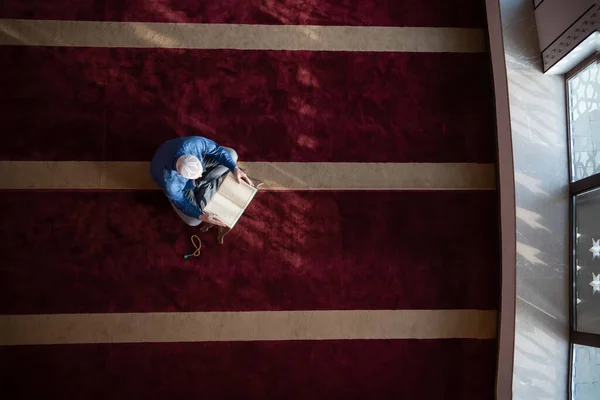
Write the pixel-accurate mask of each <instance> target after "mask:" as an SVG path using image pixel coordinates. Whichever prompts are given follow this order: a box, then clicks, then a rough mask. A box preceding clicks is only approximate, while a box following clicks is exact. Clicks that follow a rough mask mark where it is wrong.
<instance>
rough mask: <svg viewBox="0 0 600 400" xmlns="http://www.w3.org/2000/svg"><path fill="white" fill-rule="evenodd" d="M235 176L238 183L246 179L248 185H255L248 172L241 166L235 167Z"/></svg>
mask: <svg viewBox="0 0 600 400" xmlns="http://www.w3.org/2000/svg"><path fill="white" fill-rule="evenodd" d="M233 176H234V177H235V180H236V181H237V183H242V181H244V182H246V183H247V184H248V185H250V186H254V184H253V183H252V181H251V180H250V178H248V175H246V173H245V172H244V171H242V170H241V169H240V168H239V167H235V169H234V170H233Z"/></svg>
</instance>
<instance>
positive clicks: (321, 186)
mask: <svg viewBox="0 0 600 400" xmlns="http://www.w3.org/2000/svg"><path fill="white" fill-rule="evenodd" d="M240 167H242V168H246V169H248V174H249V175H250V177H251V178H257V179H260V180H262V181H264V182H265V185H264V187H263V188H264V189H266V190H310V189H312V190H412V189H416V190H428V189H430V190H493V189H494V188H495V172H494V171H495V170H494V165H493V164H468V163H465V164H461V163H454V164H453V163H321V162H318V163H317V162H316V163H295V162H290V163H285V162H271V163H269V162H246V163H240ZM0 189H88V190H89V189H133V190H135V189H156V186H155V185H154V183H153V182H152V180H151V179H150V175H149V163H147V162H132V161H131V162H130V161H127V162H117V161H109V162H102V161H100V162H90V161H59V162H54V161H0Z"/></svg>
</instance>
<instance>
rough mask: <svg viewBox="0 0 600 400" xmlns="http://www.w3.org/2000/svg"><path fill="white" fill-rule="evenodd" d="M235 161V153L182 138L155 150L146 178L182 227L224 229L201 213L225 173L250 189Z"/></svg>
mask: <svg viewBox="0 0 600 400" xmlns="http://www.w3.org/2000/svg"><path fill="white" fill-rule="evenodd" d="M237 158H238V156H237V153H236V152H235V150H233V149H230V148H228V147H221V146H219V145H218V144H216V143H215V142H213V141H212V140H210V139H206V138H203V137H200V136H189V137H182V138H177V139H172V140H169V141H167V142H165V143H163V144H162V145H161V146H160V147H159V148H158V150H157V151H156V153H155V154H154V157H153V158H152V162H151V164H150V175H151V176H152V180H153V181H154V182H155V183H156V185H158V186H159V187H160V188H161V189H162V190H163V192H164V193H165V194H166V195H167V198H168V199H169V201H170V202H171V205H172V206H173V208H174V209H175V211H176V212H177V214H178V215H179V216H180V217H181V219H182V220H183V221H184V222H185V223H186V224H188V225H190V226H198V225H200V224H201V223H202V222H208V223H210V224H212V225H217V226H224V224H223V222H222V221H220V220H219V219H218V218H217V217H216V216H214V215H207V214H205V213H204V212H203V211H202V210H203V209H204V207H205V206H206V204H207V203H208V201H209V200H210V198H211V197H212V196H213V195H214V194H215V193H216V192H217V189H218V188H219V184H220V183H221V181H222V178H223V175H225V174H226V173H227V172H228V171H232V172H233V176H234V177H235V179H236V180H237V181H238V183H240V182H241V181H242V180H244V181H246V182H247V183H248V184H250V185H252V182H251V181H250V179H249V178H248V176H246V174H245V173H244V172H243V171H242V170H241V169H239V167H238V166H237V164H236V163H237Z"/></svg>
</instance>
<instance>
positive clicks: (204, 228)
mask: <svg viewBox="0 0 600 400" xmlns="http://www.w3.org/2000/svg"><path fill="white" fill-rule="evenodd" d="M214 226H215V225H213V224H209V223H208V222H205V223H203V224H202V226H200V232H202V233H204V232H208V230H209V229H210V228H213V227H214Z"/></svg>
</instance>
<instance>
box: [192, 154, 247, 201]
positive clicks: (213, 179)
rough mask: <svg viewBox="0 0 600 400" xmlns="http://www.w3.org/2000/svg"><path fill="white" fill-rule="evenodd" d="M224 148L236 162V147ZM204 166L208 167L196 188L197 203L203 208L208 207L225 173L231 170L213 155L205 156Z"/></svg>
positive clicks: (197, 182)
mask: <svg viewBox="0 0 600 400" xmlns="http://www.w3.org/2000/svg"><path fill="white" fill-rule="evenodd" d="M223 149H225V151H227V152H228V153H229V156H230V157H231V158H232V159H233V161H234V162H237V160H238V155H237V153H236V151H235V150H234V149H230V148H229V147H223ZM204 167H205V168H206V172H205V173H204V174H203V175H202V177H200V179H198V180H197V181H196V189H195V190H194V191H195V195H196V204H198V207H199V208H200V209H201V210H203V209H204V207H206V204H208V201H209V200H210V199H211V198H212V197H213V196H214V194H215V193H217V190H218V189H219V185H220V184H221V182H222V180H223V175H225V174H226V173H227V172H229V169H228V168H227V167H226V166H224V165H223V164H220V163H219V162H218V161H217V160H216V159H214V158H213V157H206V158H205V160H204Z"/></svg>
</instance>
